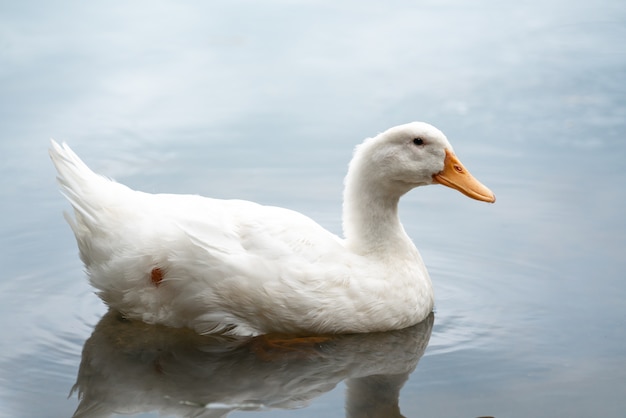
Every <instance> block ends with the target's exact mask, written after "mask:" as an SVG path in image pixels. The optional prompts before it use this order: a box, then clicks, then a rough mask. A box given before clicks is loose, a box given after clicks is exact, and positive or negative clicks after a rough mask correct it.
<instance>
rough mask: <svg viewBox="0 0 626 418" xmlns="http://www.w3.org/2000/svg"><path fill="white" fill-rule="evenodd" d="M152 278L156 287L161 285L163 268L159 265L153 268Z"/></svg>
mask: <svg viewBox="0 0 626 418" xmlns="http://www.w3.org/2000/svg"><path fill="white" fill-rule="evenodd" d="M150 280H151V281H152V283H153V284H154V285H155V286H156V287H159V285H160V284H161V281H163V270H161V269H160V268H158V267H155V268H153V269H152V272H151V273H150Z"/></svg>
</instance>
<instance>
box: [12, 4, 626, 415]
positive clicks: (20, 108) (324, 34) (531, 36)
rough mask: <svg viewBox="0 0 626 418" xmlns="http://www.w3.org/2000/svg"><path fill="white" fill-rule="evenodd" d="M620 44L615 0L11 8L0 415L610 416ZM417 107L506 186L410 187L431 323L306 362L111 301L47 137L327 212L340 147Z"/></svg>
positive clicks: (153, 179) (125, 164) (622, 152)
mask: <svg viewBox="0 0 626 418" xmlns="http://www.w3.org/2000/svg"><path fill="white" fill-rule="evenodd" d="M625 39H626V4H625V3H624V2H623V1H619V0H599V1H596V2H585V1H581V0H574V1H571V0H568V1H565V0H563V1H561V0H548V1H528V2H502V1H495V0H493V1H489V0H482V1H477V2H472V3H471V4H470V3H468V2H462V1H460V0H451V1H444V2H435V1H423V2H408V1H406V2H403V1H398V2H393V3H388V2H387V3H384V4H383V3H382V2H381V3H379V4H375V3H371V2H365V3H364V2H356V1H347V2H342V3H340V4H338V3H336V2H330V1H316V2H289V1H268V2H263V3H258V2H244V1H235V2H232V1H231V2H225V1H224V2H211V5H208V4H205V2H186V3H185V4H175V3H173V2H164V1H151V2H148V1H143V2H141V1H140V2H133V3H132V4H128V3H127V2H117V1H113V2H108V3H107V4H106V5H105V4H101V5H95V4H94V3H93V2H78V1H75V2H71V1H68V2H55V3H54V4H52V3H50V2H37V1H25V2H12V3H9V2H4V3H2V5H0V63H1V64H0V154H1V155H2V157H3V158H2V161H3V162H2V164H0V178H1V179H2V183H1V192H2V205H0V214H1V215H2V216H0V219H1V221H0V239H1V240H2V241H1V242H2V251H1V252H0V258H1V260H2V264H1V265H2V280H1V281H0V331H1V333H2V338H0V416H6V417H48V416H51V417H52V416H55V417H56V416H59V417H62V416H67V417H69V416H72V414H73V413H74V411H75V410H76V408H77V406H78V403H79V401H78V396H77V391H75V392H73V393H72V394H71V395H70V396H69V398H68V394H70V393H71V389H72V387H73V386H74V384H75V383H77V388H78V390H80V391H81V393H82V394H83V399H84V402H83V404H82V407H81V408H83V409H81V411H83V410H84V409H86V410H87V412H86V413H85V416H110V415H111V414H113V413H115V412H117V413H124V414H137V416H144V417H154V416H157V415H158V414H159V412H162V413H163V414H165V415H166V416H169V415H171V416H198V417H199V416H203V417H222V416H229V417H243V416H256V417H318V416H328V417H342V416H350V417H357V416H365V413H366V411H369V412H370V414H371V415H373V416H390V417H393V416H398V415H397V414H398V407H399V410H400V411H401V413H402V414H403V415H404V416H407V417H417V416H419V417H456V416H458V417H477V416H487V415H488V416H495V417H527V416H534V417H554V416H568V417H587V416H603V417H621V416H623V413H624V411H625V410H626V367H625V366H624V365H625V364H626V350H625V349H624V347H625V346H626V302H625V301H626V284H625V282H624V271H625V270H626V261H625V260H626V221H625V219H626V218H625V217H624V207H626V202H625V198H626V188H625V187H624V183H625V181H626V170H624V169H623V165H624V164H623V162H624V157H626V141H625V137H626V42H624V40H625ZM412 120H426V121H429V122H431V123H433V124H435V125H436V126H438V127H440V128H441V129H442V130H443V131H444V132H445V133H446V134H447V135H448V137H449V138H450V140H451V142H452V143H453V144H454V146H455V149H456V152H457V154H458V155H459V156H460V158H461V159H462V161H463V162H464V163H465V165H466V166H467V167H468V168H469V169H470V170H471V171H472V172H473V174H474V175H475V176H476V177H478V178H479V179H480V180H481V181H483V182H484V183H485V184H486V185H488V186H489V187H490V188H492V189H493V190H494V192H495V193H496V195H497V197H498V202H497V203H496V204H495V205H486V204H483V203H480V202H476V201H472V200H470V199H467V198H465V197H464V196H462V195H461V194H459V193H456V192H454V191H452V190H450V189H445V188H442V187H428V188H424V189H420V190H415V191H413V192H412V193H411V194H409V195H408V196H406V197H405V198H404V200H403V202H402V205H401V215H402V219H403V223H404V225H405V228H406V229H407V231H408V232H409V234H410V235H411V237H413V239H414V241H415V242H416V244H417V245H418V247H419V248H420V250H421V252H422V255H423V257H424V259H425V261H426V263H427V265H428V267H429V270H430V273H431V276H432V278H433V281H434V285H435V289H436V297H437V303H436V305H437V306H436V312H435V315H434V318H431V319H430V320H429V321H427V322H426V323H423V324H420V325H419V326H417V327H414V328H410V329H408V330H403V331H399V332H395V333H388V334H377V335H364V336H345V337H341V338H339V339H337V341H334V342H333V343H332V344H327V345H324V346H323V347H322V348H321V349H320V351H318V352H316V353H314V354H313V355H312V356H313V357H312V358H306V359H302V358H290V357H289V356H285V357H284V358H278V359H273V360H272V361H263V360H260V359H259V358H258V357H255V356H253V355H251V354H250V353H251V352H253V350H252V351H251V350H249V349H248V351H246V350H247V349H246V348H245V347H244V348H238V349H234V348H232V347H231V346H230V345H229V342H225V341H221V340H217V339H215V338H212V337H206V338H205V337H198V336H195V335H190V334H189V333H185V332H182V331H171V330H164V329H161V328H158V327H148V326H145V325H143V324H137V323H130V322H125V321H121V320H120V319H119V318H118V317H117V315H115V313H110V314H108V315H105V314H106V309H105V307H104V306H103V304H102V303H101V302H100V300H99V299H98V298H97V296H95V295H94V294H93V292H92V290H91V288H90V287H89V285H88V284H87V280H86V278H85V275H84V273H83V271H82V265H81V263H80V261H79V259H78V256H77V249H76V245H75V242H74V238H73V236H72V234H71V232H70V229H69V227H68V226H67V225H66V223H65V222H64V220H63V217H62V215H61V214H62V212H63V210H67V208H68V204H67V203H66V202H65V201H64V199H63V198H62V197H61V196H60V194H59V193H58V191H57V188H56V185H55V181H54V171H53V168H52V166H51V164H50V162H49V160H48V157H47V153H46V151H47V147H48V142H47V141H48V138H50V137H54V138H56V139H57V140H65V141H67V142H69V143H70V144H71V145H72V147H73V148H74V149H75V150H76V151H77V152H78V153H79V154H80V155H81V156H82V157H83V158H84V159H85V160H86V161H87V163H88V164H90V165H91V166H92V167H93V168H94V169H95V170H96V171H99V172H101V173H103V174H106V175H108V176H111V177H114V178H116V179H117V180H119V181H122V182H124V183H126V184H129V185H131V186H132V187H135V188H138V189H141V190H144V191H149V192H157V191H159V192H176V193H198V194H203V195H209V196H214V197H220V198H231V197H237V198H244V199H250V200H255V201H258V202H261V203H266V204H273V205H280V206H287V207H289V208H292V209H295V210H298V211H301V212H303V213H305V214H307V215H309V216H311V217H313V218H314V219H316V220H317V221H318V222H320V223H321V224H322V225H323V226H325V227H327V228H328V229H330V230H332V231H334V232H336V233H340V230H341V220H340V212H341V188H342V178H343V175H344V174H345V169H346V164H347V162H348V160H349V158H350V155H351V152H352V148H353V147H354V145H355V144H356V143H358V142H360V141H361V140H362V139H363V138H365V137H367V136H371V135H375V134H376V133H378V132H380V131H382V130H384V129H386V128H388V127H390V126H393V125H396V124H400V123H405V122H409V121H412ZM81 361H82V366H81ZM418 361H419V364H418ZM79 367H80V371H79ZM89 408H91V409H89ZM249 411H256V412H249ZM371 415H370V416H371Z"/></svg>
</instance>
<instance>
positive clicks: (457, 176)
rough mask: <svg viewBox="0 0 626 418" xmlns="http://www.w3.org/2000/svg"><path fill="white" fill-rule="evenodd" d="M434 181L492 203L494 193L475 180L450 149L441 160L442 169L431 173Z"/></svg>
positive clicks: (494, 199) (494, 198)
mask: <svg viewBox="0 0 626 418" xmlns="http://www.w3.org/2000/svg"><path fill="white" fill-rule="evenodd" d="M433 180H434V181H435V183H439V184H443V185H444V186H448V187H451V188H453V189H456V190H458V191H459V192H461V193H463V194H464V195H465V196H468V197H471V198H472V199H476V200H482V201H483V202H489V203H493V202H495V201H496V195H494V194H493V192H492V191H491V190H489V189H488V188H487V187H485V186H484V185H483V184H482V183H481V182H479V181H478V180H476V179H475V178H474V176H472V175H471V174H470V172H469V171H467V169H466V168H465V167H463V164H461V162H460V161H459V159H458V158H457V157H456V155H454V153H453V152H452V151H450V150H447V149H446V159H445V160H444V162H443V170H442V171H441V172H440V173H437V174H435V175H433Z"/></svg>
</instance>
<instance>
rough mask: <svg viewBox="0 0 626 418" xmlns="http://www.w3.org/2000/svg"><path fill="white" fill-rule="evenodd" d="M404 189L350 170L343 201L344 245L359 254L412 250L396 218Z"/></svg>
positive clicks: (383, 253) (410, 242) (412, 247)
mask: <svg viewBox="0 0 626 418" xmlns="http://www.w3.org/2000/svg"><path fill="white" fill-rule="evenodd" d="M384 186H386V187H384ZM406 191H407V190H404V188H402V187H389V185H383V184H377V182H376V179H372V178H368V177H367V176H365V177H364V176H361V175H359V173H358V172H353V171H349V172H348V175H347V177H346V181H345V189H344V201H343V233H344V237H345V239H346V246H347V247H348V248H349V249H350V250H352V251H354V252H355V253H358V254H379V255H383V256H384V255H385V254H396V255H401V254H405V253H406V252H413V251H415V246H414V245H413V243H412V241H411V240H410V238H409V237H408V236H407V234H406V232H405V231H404V228H403V227H402V224H401V223H400V219H399V218H398V202H399V201H400V197H401V196H402V195H403V194H404V193H406Z"/></svg>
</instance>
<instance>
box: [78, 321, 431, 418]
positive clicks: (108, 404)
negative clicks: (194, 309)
mask: <svg viewBox="0 0 626 418" xmlns="http://www.w3.org/2000/svg"><path fill="white" fill-rule="evenodd" d="M433 320H434V317H433V315H432V314H431V315H430V316H429V317H428V318H426V319H425V320H424V321H423V322H421V323H420V324H418V325H415V326H413V327H410V328H406V329H403V330H398V331H391V332H384V333H372V334H354V335H339V336H332V337H329V338H328V339H327V340H325V341H322V342H316V343H315V344H310V345H309V346H298V348H297V349H293V348H292V349H277V348H273V347H272V346H268V345H267V344H266V341H264V340H263V338H264V337H256V338H248V339H241V338H237V339H235V338H232V337H225V336H215V335H204V336H203V335H198V334H196V333H194V332H193V331H190V330H187V329H171V328H165V327H160V326H155V325H148V324H145V323H142V322H137V321H128V320H125V319H123V318H122V317H121V316H120V315H119V314H118V313H117V312H114V311H109V312H108V313H107V314H106V315H104V316H103V317H102V319H101V320H100V322H99V323H98V325H96V327H95V330H94V332H93V334H92V335H91V337H90V338H89V339H88V340H87V341H86V342H85V346H84V348H83V354H82V361H81V364H80V369H79V371H78V377H77V381H76V384H75V385H74V388H73V390H72V391H77V392H78V397H79V399H80V403H79V405H78V408H77V409H76V412H75V413H74V417H108V416H110V415H112V414H137V413H142V412H148V411H158V412H159V413H161V414H165V415H174V416H180V417H203V418H207V417H211V418H217V417H226V416H227V415H228V414H229V412H231V411H233V410H267V409H273V408H286V409H288V408H299V407H303V406H305V405H307V404H308V403H309V402H310V401H311V400H312V399H314V398H316V397H318V396H320V395H322V394H324V393H326V392H328V391H330V390H332V389H333V388H334V387H335V386H336V385H337V384H338V383H340V382H341V381H342V380H344V379H348V380H347V381H346V384H347V387H348V390H347V394H346V415H347V416H348V417H350V418H356V417H401V415H400V410H399V407H398V397H399V392H400V389H401V388H402V386H403V385H404V382H405V381H406V380H407V378H408V376H409V374H410V373H411V372H412V371H413V369H414V368H415V366H416V365H417V362H418V360H419V359H420V357H421V356H422V354H423V353H424V350H425V348H426V346H427V344H428V340H429V338H430V334H431V330H432V325H433Z"/></svg>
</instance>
